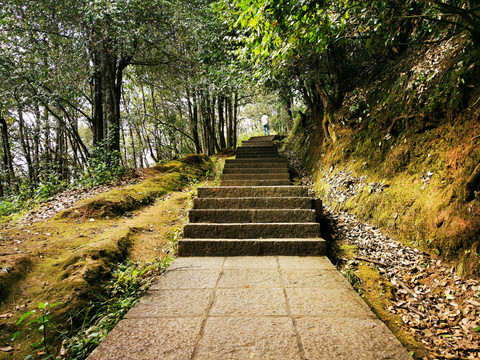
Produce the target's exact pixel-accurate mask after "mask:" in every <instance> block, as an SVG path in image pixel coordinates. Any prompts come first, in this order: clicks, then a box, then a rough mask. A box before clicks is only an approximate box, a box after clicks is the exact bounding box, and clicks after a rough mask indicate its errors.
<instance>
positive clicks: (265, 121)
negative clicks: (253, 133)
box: [262, 115, 270, 135]
mask: <svg viewBox="0 0 480 360" xmlns="http://www.w3.org/2000/svg"><path fill="white" fill-rule="evenodd" d="M262 125H263V134H264V135H267V133H268V135H270V119H269V117H268V115H263V116H262Z"/></svg>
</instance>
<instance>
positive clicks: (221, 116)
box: [218, 95, 227, 149]
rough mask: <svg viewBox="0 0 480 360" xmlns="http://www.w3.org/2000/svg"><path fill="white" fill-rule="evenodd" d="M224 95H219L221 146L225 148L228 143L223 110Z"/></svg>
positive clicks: (219, 134)
mask: <svg viewBox="0 0 480 360" xmlns="http://www.w3.org/2000/svg"><path fill="white" fill-rule="evenodd" d="M224 101H225V100H224V97H223V95H219V96H218V136H219V138H220V147H221V148H222V149H225V148H226V147H227V144H226V142H225V118H224V116H223V115H224V111H223V104H224Z"/></svg>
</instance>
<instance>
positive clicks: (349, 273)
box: [342, 268, 362, 293]
mask: <svg viewBox="0 0 480 360" xmlns="http://www.w3.org/2000/svg"><path fill="white" fill-rule="evenodd" d="M342 274H343V276H345V278H346V279H347V281H348V282H349V283H350V284H351V285H352V286H353V288H354V289H355V290H356V291H357V292H358V293H360V292H361V291H360V290H361V289H360V284H361V283H362V279H361V278H360V277H359V276H358V275H357V274H356V273H355V271H354V270H353V269H349V268H345V269H344V270H343V271H342Z"/></svg>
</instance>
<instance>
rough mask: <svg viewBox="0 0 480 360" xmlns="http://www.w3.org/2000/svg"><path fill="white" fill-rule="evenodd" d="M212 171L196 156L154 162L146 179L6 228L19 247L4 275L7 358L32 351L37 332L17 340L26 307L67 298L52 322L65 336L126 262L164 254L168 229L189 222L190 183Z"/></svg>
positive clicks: (5, 235)
mask: <svg viewBox="0 0 480 360" xmlns="http://www.w3.org/2000/svg"><path fill="white" fill-rule="evenodd" d="M212 170H213V162H212V160H210V158H208V157H204V156H200V155H189V156H186V157H184V158H181V159H178V160H175V161H171V162H168V163H165V164H162V165H157V166H154V167H152V168H149V169H147V170H146V171H145V180H143V181H142V182H140V183H137V184H135V185H131V186H128V187H124V188H117V189H113V190H111V191H109V192H106V193H103V194H99V195H97V196H95V197H93V198H88V199H85V200H83V201H80V202H78V203H77V204H76V205H75V206H74V207H73V208H71V209H68V210H65V211H63V212H62V213H59V214H58V215H57V216H56V217H54V218H52V219H50V220H48V221H45V222H43V221H39V222H35V223H33V224H30V225H25V224H22V223H11V224H9V225H8V226H6V227H5V228H4V229H3V230H2V231H1V234H0V235H1V236H2V241H4V242H5V243H8V244H16V248H15V249H16V250H15V251H13V252H12V253H11V254H4V255H3V256H1V257H0V266H1V267H2V269H8V271H5V272H2V275H1V277H0V293H1V294H2V303H1V304H0V314H11V316H6V317H2V318H1V319H0V329H1V331H0V333H1V334H2V335H1V338H0V342H2V343H4V344H9V345H11V346H12V347H14V348H15V351H14V352H13V354H12V353H5V352H3V353H0V358H7V359H17V358H18V359H20V358H22V359H23V357H24V356H25V355H26V354H29V353H31V351H32V349H30V348H29V344H31V343H32V342H33V340H36V336H37V335H32V334H31V333H24V334H22V336H21V337H20V338H19V339H18V340H17V341H16V342H15V343H12V342H11V338H12V334H13V333H14V332H15V331H17V330H18V329H19V328H21V327H22V326H15V325H14V324H15V322H16V321H17V320H18V318H19V317H20V316H21V315H22V313H24V312H26V311H28V310H31V309H34V308H36V307H37V305H38V304H39V303H40V302H48V303H58V302H60V303H61V305H60V306H57V307H55V309H54V311H53V318H52V319H51V320H50V321H51V323H52V324H53V325H54V336H59V335H60V334H61V333H64V334H65V332H68V331H70V330H73V329H75V328H77V327H78V326H80V325H81V324H82V322H83V321H84V317H85V316H86V313H85V310H86V308H85V306H86V304H87V303H88V302H89V301H91V300H92V299H95V298H99V297H101V296H102V294H101V293H102V291H103V290H102V285H104V284H105V283H107V282H108V281H109V279H110V277H111V272H112V270H113V269H115V268H116V267H117V266H118V264H119V263H121V262H124V261H126V260H132V261H143V262H148V261H151V262H153V261H154V260H155V259H156V258H158V257H161V256H163V255H164V251H165V249H166V248H168V241H169V240H168V236H169V234H170V233H172V231H176V230H177V229H180V228H181V227H182V226H183V223H184V222H185V221H186V218H185V216H186V213H187V210H188V207H189V205H190V199H191V196H192V195H191V192H190V191H184V189H186V188H187V186H191V185H192V184H194V183H196V182H198V181H200V180H201V179H202V178H205V176H206V175H207V174H209V173H210V172H211V171H212ZM22 325H23V324H22ZM37 337H38V336H37ZM60 343H61V342H58V341H57V343H56V345H57V346H60ZM22 356H23V357H22Z"/></svg>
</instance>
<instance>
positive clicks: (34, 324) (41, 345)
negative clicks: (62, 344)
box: [12, 302, 61, 360]
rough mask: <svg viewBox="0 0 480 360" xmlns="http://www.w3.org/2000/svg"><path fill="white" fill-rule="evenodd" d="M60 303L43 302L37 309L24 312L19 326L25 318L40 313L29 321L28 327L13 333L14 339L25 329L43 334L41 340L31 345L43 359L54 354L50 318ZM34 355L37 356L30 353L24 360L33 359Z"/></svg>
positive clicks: (18, 323)
mask: <svg viewBox="0 0 480 360" xmlns="http://www.w3.org/2000/svg"><path fill="white" fill-rule="evenodd" d="M60 304H61V303H55V304H49V303H43V302H41V303H39V304H38V307H37V309H35V310H31V311H27V312H26V313H24V314H23V315H22V316H21V317H20V319H19V320H18V321H17V322H16V324H15V325H17V326H18V325H20V324H21V323H22V322H23V321H24V320H25V319H27V318H28V317H30V316H31V315H33V314H38V315H37V316H36V317H34V318H33V319H31V320H30V321H29V322H28V323H27V326H28V327H29V328H28V329H23V330H20V331H17V332H16V333H15V334H13V339H12V340H15V339H16V338H17V337H18V336H19V335H20V334H22V333H23V332H24V331H33V332H38V333H40V334H41V338H40V340H38V341H36V342H35V343H33V344H32V345H31V346H32V348H33V349H34V350H35V353H36V355H37V356H42V357H41V359H42V360H46V359H51V358H53V356H54V355H53V354H52V352H51V347H52V345H50V344H49V343H48V339H49V329H50V319H51V316H50V314H51V309H52V308H53V307H55V306H57V305H60ZM37 310H38V312H37ZM34 356H35V355H34V354H31V355H28V356H26V357H25V359H24V360H27V359H31V358H33V357H34Z"/></svg>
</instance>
